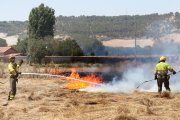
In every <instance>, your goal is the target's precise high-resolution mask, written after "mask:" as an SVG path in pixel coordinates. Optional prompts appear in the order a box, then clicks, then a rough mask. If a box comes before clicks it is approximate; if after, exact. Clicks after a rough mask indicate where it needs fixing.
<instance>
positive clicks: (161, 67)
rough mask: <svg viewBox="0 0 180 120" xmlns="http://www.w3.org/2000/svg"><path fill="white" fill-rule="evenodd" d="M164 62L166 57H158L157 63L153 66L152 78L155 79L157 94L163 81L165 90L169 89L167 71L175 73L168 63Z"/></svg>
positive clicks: (160, 90)
mask: <svg viewBox="0 0 180 120" xmlns="http://www.w3.org/2000/svg"><path fill="white" fill-rule="evenodd" d="M165 62H166V57H164V56H162V57H160V61H159V63H158V64H157V65H156V67H155V78H154V79H155V80H157V85H158V92H159V95H161V92H162V84H163V83H164V86H165V88H166V91H168V92H170V91H171V89H170V87H169V79H170V76H169V75H168V71H170V72H172V73H173V74H176V71H175V70H174V69H173V68H172V67H171V66H170V65H169V64H168V63H165Z"/></svg>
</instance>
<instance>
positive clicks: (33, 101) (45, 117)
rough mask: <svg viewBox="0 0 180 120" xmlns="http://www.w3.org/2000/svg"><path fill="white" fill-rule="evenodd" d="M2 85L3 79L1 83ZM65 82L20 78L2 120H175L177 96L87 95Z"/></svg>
mask: <svg viewBox="0 0 180 120" xmlns="http://www.w3.org/2000/svg"><path fill="white" fill-rule="evenodd" d="M1 81H3V82H4V81H5V79H1ZM65 84H66V81H63V80H60V79H47V78H20V79H19V83H18V85H17V95H16V99H15V100H14V101H10V102H9V104H8V106H0V118H1V120H25V119H28V120H85V119H86V120H107V119H108V120H178V119H179V118H180V115H179V110H180V109H179V107H180V102H179V99H180V94H177V93H176V94H174V97H172V98H171V99H169V98H168V97H155V96H156V95H157V93H142V92H137V91H136V92H134V93H132V94H113V93H87V92H79V91H72V90H67V89H63V87H64V85H65ZM0 92H1V96H0V103H3V102H4V101H5V100H6V99H7V93H8V83H6V84H4V85H1V86H0Z"/></svg>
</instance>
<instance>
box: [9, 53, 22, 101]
mask: <svg viewBox="0 0 180 120" xmlns="http://www.w3.org/2000/svg"><path fill="white" fill-rule="evenodd" d="M9 62H10V63H9V64H8V71H9V74H10V79H9V82H10V91H9V95H8V100H13V99H15V95H16V82H18V79H17V78H18V75H19V74H21V72H18V68H19V66H20V64H19V65H17V64H16V63H15V56H10V57H9ZM21 62H23V61H21ZM21 64H22V63H21Z"/></svg>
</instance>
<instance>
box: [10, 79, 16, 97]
mask: <svg viewBox="0 0 180 120" xmlns="http://www.w3.org/2000/svg"><path fill="white" fill-rule="evenodd" d="M16 79H17V78H16V77H10V79H9V83H10V91H9V96H11V95H13V96H15V95H16Z"/></svg>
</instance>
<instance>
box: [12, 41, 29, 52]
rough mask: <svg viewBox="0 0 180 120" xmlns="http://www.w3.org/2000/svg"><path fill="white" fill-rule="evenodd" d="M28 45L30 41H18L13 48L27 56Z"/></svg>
mask: <svg viewBox="0 0 180 120" xmlns="http://www.w3.org/2000/svg"><path fill="white" fill-rule="evenodd" d="M27 44H28V39H27V38H26V39H22V40H20V39H18V42H17V44H16V45H14V46H13V47H14V48H15V49H16V50H17V51H18V52H19V53H21V54H22V55H27Z"/></svg>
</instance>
